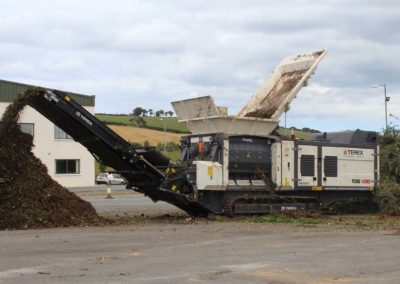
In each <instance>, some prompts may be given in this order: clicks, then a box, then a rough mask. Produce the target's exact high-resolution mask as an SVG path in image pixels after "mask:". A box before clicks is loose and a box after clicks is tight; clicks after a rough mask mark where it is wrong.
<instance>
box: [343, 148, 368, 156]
mask: <svg viewBox="0 0 400 284" xmlns="http://www.w3.org/2000/svg"><path fill="white" fill-rule="evenodd" d="M363 152H364V151H363V150H350V149H348V150H343V154H344V155H351V156H362V155H364V153H363Z"/></svg>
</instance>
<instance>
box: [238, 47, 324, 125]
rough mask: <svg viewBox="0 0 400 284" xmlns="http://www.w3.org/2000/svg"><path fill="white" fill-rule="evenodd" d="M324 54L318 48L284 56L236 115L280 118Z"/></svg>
mask: <svg viewBox="0 0 400 284" xmlns="http://www.w3.org/2000/svg"><path fill="white" fill-rule="evenodd" d="M325 54H326V50H318V51H314V52H308V53H303V54H299V55H294V56H289V57H286V58H285V59H283V60H282V61H281V63H280V64H279V65H278V67H276V69H275V70H274V71H273V72H272V74H271V75H270V76H269V77H268V78H267V80H266V81H265V82H264V83H263V84H262V85H261V87H260V88H259V89H258V90H257V91H256V92H255V94H254V95H253V96H252V97H251V99H250V100H249V101H248V102H247V104H246V105H245V106H244V107H243V108H242V110H241V111H240V112H239V113H238V116H241V117H257V118H272V119H279V117H280V116H281V115H282V113H283V112H285V111H287V109H288V107H289V104H290V102H291V101H292V100H293V99H294V98H295V96H296V94H297V93H298V92H299V91H300V89H301V88H302V87H303V86H305V85H306V84H307V80H308V78H310V77H311V76H312V75H313V73H314V71H315V69H316V68H317V66H318V63H319V62H320V61H321V60H322V58H323V57H324V56H325Z"/></svg>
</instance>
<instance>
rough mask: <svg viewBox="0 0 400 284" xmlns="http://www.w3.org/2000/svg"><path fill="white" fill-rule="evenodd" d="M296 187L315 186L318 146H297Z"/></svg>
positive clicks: (316, 182)
mask: <svg viewBox="0 0 400 284" xmlns="http://www.w3.org/2000/svg"><path fill="white" fill-rule="evenodd" d="M298 147H299V148H298V158H297V159H298V162H297V165H298V166H297V173H298V183H297V184H298V187H299V189H301V188H302V187H310V186H311V187H313V186H314V187H315V186H317V185H318V146H314V145H299V146H298Z"/></svg>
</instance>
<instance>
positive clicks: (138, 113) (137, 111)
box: [132, 107, 146, 116]
mask: <svg viewBox="0 0 400 284" xmlns="http://www.w3.org/2000/svg"><path fill="white" fill-rule="evenodd" d="M144 111H146V110H145V109H144V108H141V107H135V108H134V109H133V111H132V115H133V116H141V115H142V114H143V112H144Z"/></svg>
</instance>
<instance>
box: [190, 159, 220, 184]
mask: <svg viewBox="0 0 400 284" xmlns="http://www.w3.org/2000/svg"><path fill="white" fill-rule="evenodd" d="M193 164H195V165H196V186H197V189H198V190H224V189H225V187H224V186H223V180H224V179H223V169H222V165H221V164H220V163H218V162H211V161H194V162H193Z"/></svg>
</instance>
